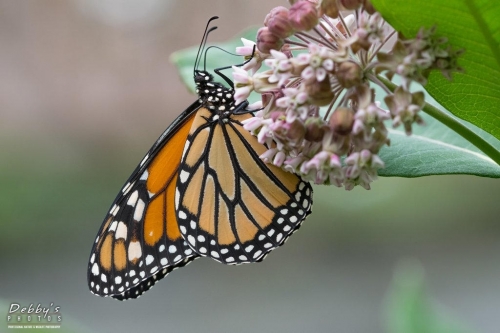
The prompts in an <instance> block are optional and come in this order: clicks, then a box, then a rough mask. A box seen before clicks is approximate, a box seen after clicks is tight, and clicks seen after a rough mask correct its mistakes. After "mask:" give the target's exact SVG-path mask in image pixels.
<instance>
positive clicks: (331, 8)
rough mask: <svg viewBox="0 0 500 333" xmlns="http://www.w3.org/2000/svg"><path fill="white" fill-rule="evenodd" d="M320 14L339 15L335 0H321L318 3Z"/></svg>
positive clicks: (334, 16) (333, 16) (335, 16)
mask: <svg viewBox="0 0 500 333" xmlns="http://www.w3.org/2000/svg"><path fill="white" fill-rule="evenodd" d="M319 12H320V15H326V16H328V17H331V18H337V17H339V7H338V6H337V0H322V1H321V4H320V5H319Z"/></svg>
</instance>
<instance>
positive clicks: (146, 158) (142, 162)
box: [141, 154, 149, 166]
mask: <svg viewBox="0 0 500 333" xmlns="http://www.w3.org/2000/svg"><path fill="white" fill-rule="evenodd" d="M148 157H149V154H147V155H146V156H144V158H143V159H142V161H141V166H143V165H144V163H146V161H147V160H148Z"/></svg>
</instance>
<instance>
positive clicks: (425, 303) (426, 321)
mask: <svg viewBox="0 0 500 333" xmlns="http://www.w3.org/2000/svg"><path fill="white" fill-rule="evenodd" d="M385 310H386V316H385V317H386V318H385V321H386V326H387V332H388V333H467V332H471V331H470V330H468V329H466V328H464V326H463V325H461V324H459V323H458V321H456V320H453V319H452V318H451V317H450V316H449V315H447V314H445V313H443V309H442V307H439V308H438V307H437V306H436V304H435V303H434V302H432V300H431V299H430V298H429V297H428V296H427V295H426V293H425V284H424V274H423V269H422V267H421V266H420V264H419V263H417V262H414V261H407V262H404V263H402V264H400V265H399V266H398V267H397V270H396V273H395V275H394V278H393V281H392V285H391V287H390V290H389V292H388V295H387V300H386V309H385ZM438 310H440V311H438Z"/></svg>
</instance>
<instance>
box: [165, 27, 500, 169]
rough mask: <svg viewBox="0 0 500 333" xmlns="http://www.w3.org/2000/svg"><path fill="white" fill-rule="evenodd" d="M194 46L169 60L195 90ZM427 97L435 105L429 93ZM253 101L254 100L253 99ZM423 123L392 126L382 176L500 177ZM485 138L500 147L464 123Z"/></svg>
mask: <svg viewBox="0 0 500 333" xmlns="http://www.w3.org/2000/svg"><path fill="white" fill-rule="evenodd" d="M256 31H257V29H256V28H253V29H249V30H246V31H245V32H243V33H242V34H240V35H238V36H236V37H234V39H232V40H230V41H228V42H226V43H220V44H217V45H218V46H220V47H222V48H223V49H225V50H229V51H234V49H235V47H236V46H240V45H241V40H240V36H242V37H244V38H247V39H250V40H254V39H255V35H256ZM197 51H198V48H197V47H192V48H189V49H185V50H181V51H178V52H176V53H174V54H173V55H172V57H171V60H172V61H173V62H174V64H176V66H177V67H178V69H179V73H180V75H181V77H182V79H183V81H184V82H185V84H186V85H187V86H188V87H190V89H191V90H193V91H194V82H193V63H194V59H195V58H196V52H197ZM233 63H238V58H237V57H234V56H231V55H229V54H226V53H223V52H220V51H217V50H211V51H210V52H209V53H208V57H207V69H209V70H213V69H214V68H217V67H224V66H227V65H228V64H233ZM374 87H375V89H376V91H377V96H379V97H378V99H379V100H381V102H382V107H385V108H386V106H385V105H384V103H383V100H382V96H384V95H385V93H384V92H383V91H382V90H381V89H380V88H378V87H377V86H374ZM426 100H427V101H429V100H430V101H429V102H430V103H431V104H435V105H437V103H436V102H435V101H433V100H432V99H431V97H430V96H428V95H426ZM252 102H253V101H252ZM421 114H422V116H423V118H424V119H425V122H426V126H418V125H415V126H414V135H412V136H410V137H407V136H406V135H405V134H404V132H402V131H399V130H391V133H390V135H389V137H390V139H391V146H390V147H384V148H383V149H382V151H381V152H380V157H381V158H382V159H383V160H384V161H385V163H386V167H385V168H384V169H380V170H379V175H380V176H383V177H394V176H399V177H420V176H428V175H443V174H470V175H477V176H483V177H494V178H500V166H498V165H497V164H496V163H495V162H493V161H492V160H491V159H489V158H488V157H486V156H485V155H484V154H483V153H481V152H480V151H479V150H478V149H477V148H476V147H474V146H473V145H472V144H471V143H470V142H469V141H467V140H465V139H463V138H462V137H461V136H459V135H458V134H456V133H455V132H453V131H452V130H450V129H449V128H448V127H446V126H444V125H443V124H441V123H440V122H438V121H436V120H435V119H433V118H431V117H428V116H426V115H424V114H423V112H422V113H421ZM465 125H466V126H467V127H469V128H472V129H473V130H474V131H475V132H476V133H478V134H480V135H481V136H482V137H483V138H484V139H485V140H486V141H488V142H489V143H490V144H492V145H494V146H495V147H497V148H498V149H500V142H499V141H498V140H496V139H495V138H494V137H492V136H491V135H489V134H487V133H486V132H484V131H482V130H480V129H478V128H476V127H475V126H473V125H471V124H469V123H465Z"/></svg>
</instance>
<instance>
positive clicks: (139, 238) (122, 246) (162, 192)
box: [88, 103, 199, 300]
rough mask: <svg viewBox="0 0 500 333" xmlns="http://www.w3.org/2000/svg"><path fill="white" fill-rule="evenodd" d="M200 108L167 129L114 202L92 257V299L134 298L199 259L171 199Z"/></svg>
mask: <svg viewBox="0 0 500 333" xmlns="http://www.w3.org/2000/svg"><path fill="white" fill-rule="evenodd" d="M198 108H199V103H195V104H193V105H192V106H191V107H190V108H188V109H187V110H186V111H185V112H183V113H182V114H181V115H180V116H179V117H178V118H177V119H176V120H175V121H174V122H173V123H172V125H170V126H169V127H168V128H167V130H166V131H165V132H164V133H163V134H162V135H161V136H160V138H159V139H158V141H157V142H156V143H155V144H154V145H153V147H152V148H151V150H150V151H149V152H148V154H146V156H145V158H144V159H143V160H142V162H141V163H140V165H139V166H138V167H137V168H136V170H135V171H134V173H133V174H132V176H131V177H130V178H129V180H128V181H127V182H126V184H125V186H124V187H123V189H122V191H121V192H120V194H119V195H118V196H117V198H116V199H115V202H114V203H113V205H112V207H111V209H110V211H109V212H108V214H107V215H106V218H105V220H104V222H103V225H102V226H101V230H100V231H99V233H98V236H97V238H96V242H95V243H94V246H93V249H92V252H91V257H90V261H89V268H88V283H89V287H90V290H91V291H92V292H93V293H95V294H97V295H100V296H111V297H113V298H117V299H121V300H122V299H127V298H136V297H138V296H139V295H141V294H142V293H143V292H144V291H146V290H148V289H149V288H151V286H152V285H153V284H154V283H155V282H156V281H158V280H160V279H161V278H163V277H164V276H166V275H167V274H168V273H169V272H170V271H172V270H173V269H175V268H178V267H182V266H184V265H186V264H187V263H189V262H190V261H192V260H193V259H195V258H196V257H197V254H196V253H194V252H193V250H192V249H191V248H190V247H189V246H188V245H187V243H186V242H185V241H184V239H183V238H182V236H181V234H180V231H179V226H178V224H177V219H176V217H175V208H174V198H175V188H176V182H177V174H178V169H179V164H180V159H181V156H182V149H183V146H184V143H185V141H186V138H187V135H188V132H189V129H190V127H191V123H192V121H193V118H194V116H193V115H194V113H195V111H196V110H197V109H198Z"/></svg>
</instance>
